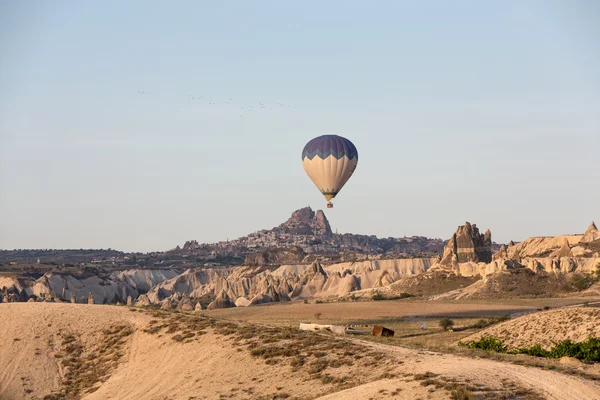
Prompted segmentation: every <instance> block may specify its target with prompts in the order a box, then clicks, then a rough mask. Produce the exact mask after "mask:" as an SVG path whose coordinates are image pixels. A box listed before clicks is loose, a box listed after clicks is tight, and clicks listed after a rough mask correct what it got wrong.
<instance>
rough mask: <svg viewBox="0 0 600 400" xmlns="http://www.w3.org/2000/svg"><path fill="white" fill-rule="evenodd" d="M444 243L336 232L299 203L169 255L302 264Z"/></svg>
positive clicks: (430, 250) (412, 251) (414, 252)
mask: <svg viewBox="0 0 600 400" xmlns="http://www.w3.org/2000/svg"><path fill="white" fill-rule="evenodd" d="M443 246H444V241H443V240H441V239H429V238H426V237H421V236H412V237H402V238H378V237H376V236H374V235H371V236H367V235H357V234H352V233H345V234H338V233H334V232H332V230H331V226H330V225H329V221H328V220H327V217H326V216H325V213H324V212H323V211H321V210H318V211H316V212H315V211H313V210H312V209H311V208H310V207H305V208H301V209H299V210H297V211H294V212H293V213H292V216H291V217H290V218H289V219H288V220H287V221H285V222H284V223H282V224H281V225H279V226H276V227H274V228H272V229H264V230H261V231H258V232H254V233H251V234H250V235H247V236H244V237H241V238H238V239H235V240H228V241H225V242H218V243H214V244H199V243H198V242H197V241H195V240H193V241H188V242H186V243H185V244H184V245H183V247H179V246H178V247H177V248H175V249H173V250H171V251H170V252H169V253H170V254H171V255H179V256H184V257H187V258H210V257H214V258H217V257H219V256H220V257H226V256H233V257H241V256H243V257H244V262H243V264H245V265H267V264H273V265H276V264H282V263H302V262H308V261H311V260H314V259H315V257H311V256H310V255H319V257H320V258H321V259H327V260H329V261H334V260H337V261H341V260H356V259H366V258H367V255H370V256H377V257H379V258H397V257H415V256H421V257H427V256H434V255H436V254H439V253H440V252H441V251H442V249H443Z"/></svg>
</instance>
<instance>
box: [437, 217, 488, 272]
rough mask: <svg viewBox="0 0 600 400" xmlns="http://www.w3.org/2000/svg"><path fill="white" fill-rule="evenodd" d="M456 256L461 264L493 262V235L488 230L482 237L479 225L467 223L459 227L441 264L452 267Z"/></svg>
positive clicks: (446, 248) (445, 249)
mask: <svg viewBox="0 0 600 400" xmlns="http://www.w3.org/2000/svg"><path fill="white" fill-rule="evenodd" d="M454 256H456V259H457V261H458V262H459V263H465V262H471V261H472V262H486V263H487V262H491V261H492V233H491V232H490V230H489V229H488V230H487V231H485V233H484V234H483V235H482V234H481V233H479V229H478V228H477V225H475V224H473V225H471V224H470V223H469V222H465V224H464V225H461V226H459V227H458V229H457V230H456V232H455V233H454V235H452V237H451V238H450V241H448V244H447V245H446V247H445V248H444V254H443V256H442V261H441V262H440V264H442V265H445V266H452V265H453V258H454ZM455 263H456V262H455ZM455 263H454V264H455Z"/></svg>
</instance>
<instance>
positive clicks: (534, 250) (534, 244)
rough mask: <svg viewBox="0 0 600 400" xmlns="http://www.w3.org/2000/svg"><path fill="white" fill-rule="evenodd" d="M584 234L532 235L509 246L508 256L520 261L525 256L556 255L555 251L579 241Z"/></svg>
mask: <svg viewBox="0 0 600 400" xmlns="http://www.w3.org/2000/svg"><path fill="white" fill-rule="evenodd" d="M581 238H582V235H561V236H549V237H531V238H528V239H526V240H524V241H522V242H520V243H518V244H516V245H514V246H510V247H509V248H508V257H509V258H511V259H513V260H516V261H520V260H521V259H523V258H531V257H535V258H541V257H554V256H553V253H555V252H556V251H557V250H559V249H560V248H561V247H564V246H565V241H566V243H568V244H569V246H574V245H577V244H578V243H579V241H580V240H581Z"/></svg>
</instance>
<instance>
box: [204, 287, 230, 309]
mask: <svg viewBox="0 0 600 400" xmlns="http://www.w3.org/2000/svg"><path fill="white" fill-rule="evenodd" d="M231 307H235V303H234V302H233V300H231V298H230V297H229V296H228V295H227V293H225V292H224V291H223V290H222V291H220V292H219V294H217V297H216V298H215V299H214V301H213V302H212V303H210V304H209V305H208V307H206V309H207V310H216V309H219V308H231Z"/></svg>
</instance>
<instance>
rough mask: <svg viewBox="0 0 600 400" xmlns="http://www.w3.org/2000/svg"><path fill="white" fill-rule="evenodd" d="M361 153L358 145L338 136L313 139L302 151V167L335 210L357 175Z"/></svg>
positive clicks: (330, 206) (328, 204)
mask: <svg viewBox="0 0 600 400" xmlns="http://www.w3.org/2000/svg"><path fill="white" fill-rule="evenodd" d="M357 164H358V151H357V150H356V147H355V146H354V144H352V142H351V141H349V140H348V139H346V138H343V137H341V136H337V135H323V136H319V137H316V138H314V139H312V140H311V141H310V142H308V143H307V144H306V146H304V150H302V166H303V167H304V170H305V171H306V173H307V174H308V177H309V178H310V179H311V180H312V181H313V183H314V184H315V185H316V186H317V188H318V189H319V190H320V191H321V193H323V196H325V199H326V200H327V201H328V203H327V208H332V207H333V204H331V199H333V198H334V197H335V196H337V194H338V193H339V192H340V190H342V187H344V184H345V183H346V182H348V179H350V177H351V176H352V174H353V173H354V170H355V169H356V165H357Z"/></svg>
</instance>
